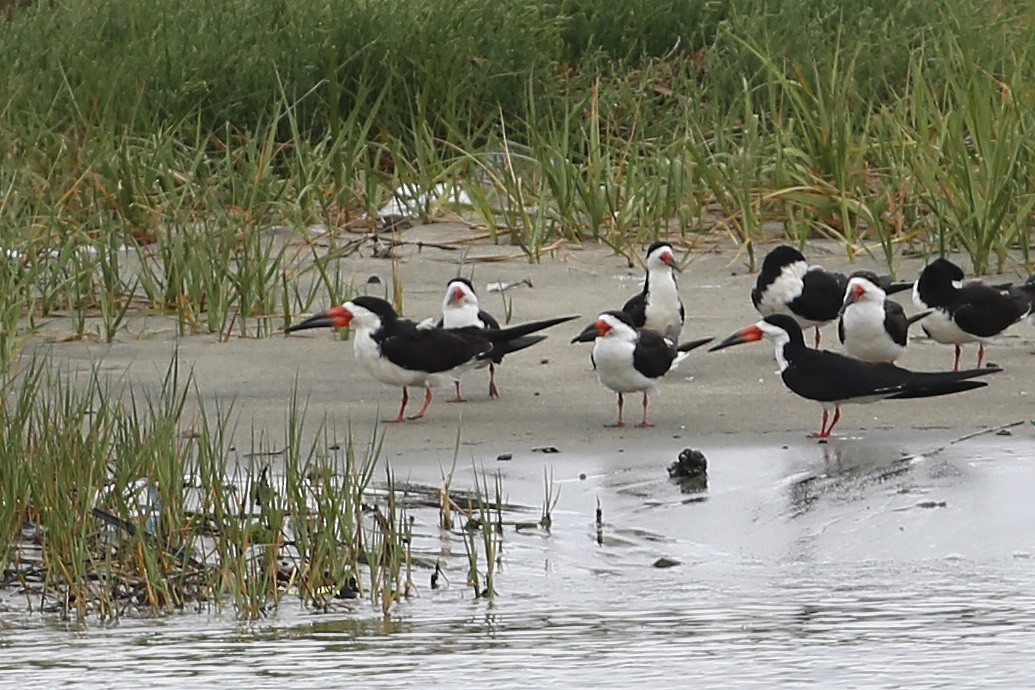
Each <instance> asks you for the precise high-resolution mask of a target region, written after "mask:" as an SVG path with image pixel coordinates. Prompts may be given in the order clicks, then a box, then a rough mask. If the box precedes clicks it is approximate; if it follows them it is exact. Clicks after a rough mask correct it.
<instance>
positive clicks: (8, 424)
mask: <svg viewBox="0 0 1035 690" xmlns="http://www.w3.org/2000/svg"><path fill="white" fill-rule="evenodd" d="M5 386H7V388H6V391H7V392H9V395H8V401H9V402H8V404H6V405H5V406H3V407H2V408H0V417H2V418H0V421H2V422H3V423H4V424H5V428H6V429H8V433H7V434H5V436H4V438H3V439H2V441H0V470H2V471H0V561H2V563H0V566H2V568H3V569H4V572H5V577H4V580H3V582H2V583H0V592H4V593H5V594H6V593H10V592H12V591H15V592H19V593H21V594H22V595H23V596H24V597H25V598H26V602H27V608H28V609H29V610H32V611H40V612H43V613H53V614H57V615H60V616H62V617H65V618H69V619H74V620H76V621H80V622H89V621H94V620H97V621H111V620H116V619H119V618H120V617H122V616H125V615H140V614H165V613H169V612H175V611H205V610H213V611H219V610H223V609H230V610H232V611H233V612H234V613H235V614H236V615H237V616H239V617H242V618H246V619H254V618H259V617H264V616H269V615H272V614H273V613H274V612H275V611H276V610H277V609H278V608H279V607H282V606H284V605H285V604H286V603H289V602H297V604H299V605H302V606H306V607H311V608H315V609H318V610H325V609H327V608H329V607H336V606H343V605H348V606H351V607H353V608H354V607H355V606H356V605H358V602H355V601H354V602H353V603H352V604H348V601H349V600H359V599H364V598H365V599H366V601H367V603H368V606H369V610H370V611H372V612H377V613H378V614H380V615H384V616H389V615H392V613H393V612H394V611H395V610H396V609H397V608H398V606H399V605H400V604H401V602H403V601H405V600H407V599H410V598H412V597H413V596H415V595H416V594H417V587H416V585H415V577H414V573H415V569H416V568H423V567H428V568H430V567H431V563H432V562H433V561H432V559H431V558H428V557H425V556H422V555H419V554H415V552H414V539H415V534H416V533H417V531H418V530H421V531H423V529H424V528H423V526H421V525H420V523H419V522H418V513H417V512H416V509H417V508H428V507H434V506H435V505H436V501H435V499H434V497H435V495H436V493H438V491H437V490H436V489H435V488H434V487H422V486H411V485H407V484H403V483H400V482H399V481H397V479H396V477H395V474H394V472H393V471H392V469H391V468H390V467H388V466H387V464H386V463H384V462H382V461H381V459H380V458H381V455H382V441H383V435H382V433H381V432H380V431H379V430H378V429H376V428H375V429H374V431H373V432H372V436H371V437H370V438H369V439H368V440H367V441H366V442H365V443H363V442H359V441H356V440H355V439H354V438H353V435H352V432H351V429H349V430H347V433H346V436H345V439H344V440H342V441H338V440H336V438H337V434H336V433H335V432H334V430H333V428H332V427H330V426H329V425H328V423H327V421H326V420H324V421H323V422H321V423H320V424H319V425H318V426H317V428H316V429H315V433H314V432H313V430H311V429H309V428H308V427H307V424H306V410H307V404H306V402H305V401H304V400H303V399H301V398H300V396H299V394H298V391H297V386H296V389H295V391H294V393H293V394H292V395H291V397H290V400H289V401H288V402H287V405H288V407H287V412H286V415H287V416H286V420H285V421H286V424H285V432H284V437H283V438H282V439H277V440H276V442H274V439H271V438H269V437H267V436H266V434H265V433H264V432H263V431H262V430H259V429H252V430H251V434H250V443H249V446H250V448H251V452H248V453H246V454H242V453H241V451H239V450H237V449H236V447H235V444H234V438H235V436H238V434H237V433H236V423H235V422H234V421H233V420H234V419H235V417H236V415H235V412H234V405H233V404H232V403H231V404H222V403H219V402H216V403H214V404H211V405H212V408H211V409H206V406H205V405H204V404H202V402H201V401H200V399H196V396H195V395H194V394H193V391H194V385H193V381H192V380H191V377H190V376H189V375H186V374H185V373H184V372H182V371H181V370H180V367H179V364H178V362H177V361H176V360H175V359H174V360H173V361H172V362H171V363H170V366H169V368H168V369H167V371H166V374H165V376H164V378H163V380H162V381H161V383H160V384H159V385H157V386H156V387H154V388H153V389H146V390H140V389H135V388H132V387H130V388H128V389H125V390H117V389H116V387H113V385H112V384H111V383H109V382H108V381H106V380H104V379H102V377H101V376H100V375H99V373H98V371H97V370H94V371H92V372H89V373H88V374H86V375H84V376H82V377H80V378H70V377H68V376H67V375H66V374H65V373H64V372H61V371H56V370H54V369H53V368H52V367H51V366H50V365H49V364H47V362H46V360H45V359H42V358H38V359H34V360H32V361H30V362H29V363H28V364H27V365H26V367H25V370H24V371H23V372H21V375H20V377H19V378H18V379H17V381H15V380H14V379H8V380H7V381H6V383H5ZM381 472H383V474H381ZM378 476H382V477H383V481H381V482H377V481H375V480H376V478H377V477H378ZM450 481H451V472H450V476H449V478H447V479H446V484H445V488H444V489H443V490H442V491H443V492H444V493H445V494H446V496H447V499H446V500H447V501H448V506H449V508H448V510H460V508H458V506H459V502H466V503H467V508H466V509H463V512H465V513H466V518H467V522H468V525H467V526H466V527H465V528H464V529H462V530H461V533H462V534H463V537H464V540H465V544H467V545H468V546H469V547H470V549H472V550H471V551H470V552H469V559H473V561H471V560H469V568H470V569H471V578H472V581H473V582H475V584H476V585H477V587H476V591H477V595H478V596H479V597H491V596H493V595H494V594H495V573H496V571H497V568H498V567H499V564H500V559H501V548H502V534H503V528H504V524H505V522H506V521H507V520H508V515H509V513H510V511H512V510H515V509H517V508H516V507H514V506H510V505H507V504H506V503H505V501H504V489H503V480H502V476H501V475H500V474H499V473H498V472H497V473H496V474H495V475H494V476H493V477H491V478H490V477H489V475H488V473H486V472H478V471H475V472H474V477H473V482H474V490H473V491H471V492H468V493H467V494H466V497H465V498H461V497H460V496H459V495H458V496H455V497H453V496H450V495H449V487H448V483H449V482H450ZM419 515H420V517H421V518H425V517H430V516H431V515H432V512H431V511H430V510H429V511H422V512H421V513H420V514H419ZM433 519H434V518H433ZM437 520H438V521H439V522H440V523H441V524H440V525H439V526H440V529H443V530H446V531H450V532H451V531H452V529H453V528H452V525H451V524H447V523H446V522H445V521H444V518H443V516H442V514H441V513H440V515H439V517H438V518H437ZM472 562H473V565H471V563H472ZM441 565H442V563H441V559H440V561H439V567H440V569H441ZM5 601H10V600H9V599H7V600H5Z"/></svg>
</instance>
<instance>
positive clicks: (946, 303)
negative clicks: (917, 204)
mask: <svg viewBox="0 0 1035 690" xmlns="http://www.w3.org/2000/svg"><path fill="white" fill-rule="evenodd" d="M913 302H914V304H916V306H917V307H918V308H919V309H931V310H932V311H933V313H932V314H931V315H930V316H928V317H927V318H926V319H924V322H923V323H922V324H920V326H921V328H923V329H924V333H926V334H927V335H928V336H929V337H930V338H931V339H933V340H934V341H936V342H939V343H942V344H943V345H954V346H955V348H956V358H955V360H954V362H953V366H952V370H953V371H958V370H959V368H960V349H961V348H960V346H961V345H963V344H965V343H975V342H976V343H978V360H977V366H978V368H980V367H981V364H982V363H983V362H984V361H985V344H987V343H990V342H991V341H992V338H994V337H995V336H997V335H999V334H1000V333H1002V332H1003V331H1005V330H1006V329H1007V328H1008V327H1010V326H1012V325H1013V324H1015V323H1017V322H1018V321H1020V320H1021V319H1023V318H1024V316H1025V314H1026V313H1027V311H1028V309H1030V305H1029V306H1027V307H1026V306H1025V305H1024V303H1023V300H1021V299H1015V298H1014V297H1012V296H1011V294H1010V291H1009V290H1007V289H1000V288H999V287H993V286H991V285H985V284H984V283H982V282H981V281H980V280H968V281H964V280H963V269H962V268H960V267H959V266H957V265H956V264H954V263H952V262H951V261H949V260H948V259H935V260H934V261H932V262H931V263H929V264H927V267H926V268H924V270H923V271H921V272H920V277H919V278H917V280H916V283H915V284H914V285H913Z"/></svg>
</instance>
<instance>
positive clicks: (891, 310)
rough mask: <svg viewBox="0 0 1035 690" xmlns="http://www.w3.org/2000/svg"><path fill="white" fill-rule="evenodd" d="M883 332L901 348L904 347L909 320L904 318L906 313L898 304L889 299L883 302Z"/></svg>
mask: <svg viewBox="0 0 1035 690" xmlns="http://www.w3.org/2000/svg"><path fill="white" fill-rule="evenodd" d="M884 330H886V331H887V332H888V335H890V336H891V339H892V340H894V341H895V342H896V343H898V344H899V345H901V346H902V347H905V346H906V336H907V335H908V334H909V319H907V318H906V311H905V310H904V309H903V308H902V305H901V304H899V303H898V302H893V301H891V300H890V299H889V300H884Z"/></svg>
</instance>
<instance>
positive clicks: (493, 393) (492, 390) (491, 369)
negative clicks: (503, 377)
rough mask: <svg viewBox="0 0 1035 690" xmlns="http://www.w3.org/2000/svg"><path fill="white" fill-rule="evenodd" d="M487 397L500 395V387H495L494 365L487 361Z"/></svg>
mask: <svg viewBox="0 0 1035 690" xmlns="http://www.w3.org/2000/svg"><path fill="white" fill-rule="evenodd" d="M489 397H490V398H498V397H500V389H499V388H497V387H496V365H495V364H493V363H492V362H489Z"/></svg>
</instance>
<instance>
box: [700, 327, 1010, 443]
mask: <svg viewBox="0 0 1035 690" xmlns="http://www.w3.org/2000/svg"><path fill="white" fill-rule="evenodd" d="M762 338H768V339H770V340H772V341H773V343H774V344H775V346H776V359H777V361H778V362H779V363H780V376H781V377H782V378H783V382H784V385H786V386H787V387H788V388H790V389H791V391H793V392H794V393H797V394H798V395H800V396H801V397H803V398H808V399H809V400H815V401H816V402H818V403H820V404H821V405H822V406H823V421H822V422H821V424H820V430H819V432H818V433H816V434H813V435H812V437H813V438H826V437H828V436H830V432H831V431H832V430H833V429H834V425H835V424H837V421H838V420H839V419H840V418H841V405H843V404H845V403H870V402H876V401H877V400H902V399H906V398H927V397H932V396H936V395H948V394H950V393H959V392H961V391H967V390H971V389H974V388H980V387H982V386H985V385H987V383H986V382H984V381H971V380H970V379H973V378H976V377H978V376H985V375H987V374H992V373H995V372H997V371H1002V370H1001V369H999V368H998V367H986V368H984V369H970V370H968V371H944V372H916V371H909V370H908V369H903V368H901V367H899V366H896V365H894V364H891V363H890V362H864V361H862V360H860V359H855V358H853V357H847V356H845V355H841V354H837V353H836V352H828V351H826V350H813V349H812V348H809V347H806V345H805V338H804V336H803V335H802V332H801V327H800V326H799V325H798V322H797V321H795V320H794V319H793V318H791V317H790V316H787V315H786V314H773V315H772V316H767V317H765V318H764V319H762V320H761V321H759V322H758V323H756V324H754V325H752V326H748V327H747V328H743V329H741V330H739V331H737V332H736V333H734V334H733V335H731V336H730V337H728V338H726V339H725V340H723V341H722V342H721V343H719V344H718V345H716V346H714V347H712V348H711V351H714V350H720V349H722V348H724V347H729V346H731V345H739V344H740V343H750V342H755V341H758V340H761V339H762ZM831 412H833V415H832V416H831V414H830V413H831ZM828 421H829V425H828V423H827V422H828Z"/></svg>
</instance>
